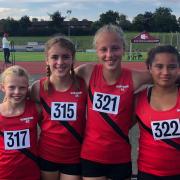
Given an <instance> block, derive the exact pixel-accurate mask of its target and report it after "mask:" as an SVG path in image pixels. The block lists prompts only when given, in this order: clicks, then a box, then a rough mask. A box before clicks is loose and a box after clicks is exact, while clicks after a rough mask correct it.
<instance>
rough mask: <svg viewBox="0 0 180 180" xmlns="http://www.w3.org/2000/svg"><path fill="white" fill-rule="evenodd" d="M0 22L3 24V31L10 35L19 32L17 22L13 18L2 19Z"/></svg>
mask: <svg viewBox="0 0 180 180" xmlns="http://www.w3.org/2000/svg"><path fill="white" fill-rule="evenodd" d="M0 23H1V24H2V26H3V30H4V32H8V33H9V34H10V35H11V36H12V35H16V34H18V33H19V23H18V21H16V20H14V19H13V18H11V17H8V18H7V19H2V20H1V22H0Z"/></svg>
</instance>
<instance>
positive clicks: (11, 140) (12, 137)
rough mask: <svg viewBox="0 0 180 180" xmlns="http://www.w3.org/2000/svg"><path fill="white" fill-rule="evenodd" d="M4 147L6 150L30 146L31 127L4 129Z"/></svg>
mask: <svg viewBox="0 0 180 180" xmlns="http://www.w3.org/2000/svg"><path fill="white" fill-rule="evenodd" d="M4 147H5V149H6V150H13V149H14V150H15V149H23V148H28V147H30V136H29V129H24V130H19V131H4Z"/></svg>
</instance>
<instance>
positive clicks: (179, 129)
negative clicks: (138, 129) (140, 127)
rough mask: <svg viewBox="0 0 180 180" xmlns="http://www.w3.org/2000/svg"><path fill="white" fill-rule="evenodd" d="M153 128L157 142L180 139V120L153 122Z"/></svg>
mask: <svg viewBox="0 0 180 180" xmlns="http://www.w3.org/2000/svg"><path fill="white" fill-rule="evenodd" d="M151 128H152V132H153V137H154V139H155V140H159V139H171V138H178V137H180V121H179V119H171V120H163V121H152V122H151Z"/></svg>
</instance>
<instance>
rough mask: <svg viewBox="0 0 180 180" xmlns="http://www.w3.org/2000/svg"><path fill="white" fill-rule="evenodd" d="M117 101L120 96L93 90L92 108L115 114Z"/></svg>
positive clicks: (117, 106)
mask: <svg viewBox="0 0 180 180" xmlns="http://www.w3.org/2000/svg"><path fill="white" fill-rule="evenodd" d="M119 102H120V96H117V95H112V94H105V93H99V92H95V93H94V98H93V110H95V111H99V112H104V113H109V114H117V113H118V108H119Z"/></svg>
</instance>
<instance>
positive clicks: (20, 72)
mask: <svg viewBox="0 0 180 180" xmlns="http://www.w3.org/2000/svg"><path fill="white" fill-rule="evenodd" d="M7 76H20V77H26V78H27V80H28V82H29V73H28V72H27V70H26V69H24V68H23V67H21V66H18V65H15V66H11V67H8V68H7V69H5V70H4V71H3V72H2V74H1V78H0V82H1V84H4V81H5V79H6V77H7Z"/></svg>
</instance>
